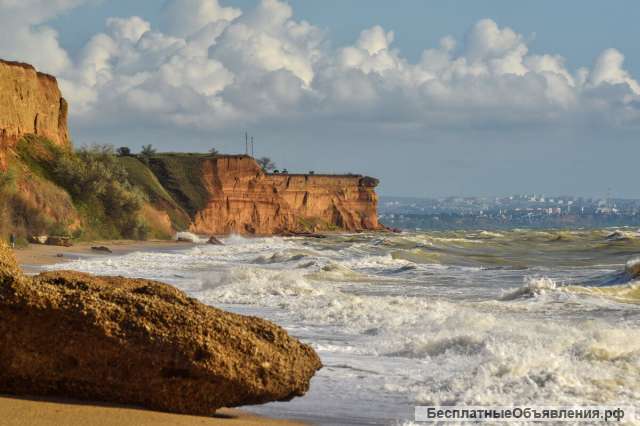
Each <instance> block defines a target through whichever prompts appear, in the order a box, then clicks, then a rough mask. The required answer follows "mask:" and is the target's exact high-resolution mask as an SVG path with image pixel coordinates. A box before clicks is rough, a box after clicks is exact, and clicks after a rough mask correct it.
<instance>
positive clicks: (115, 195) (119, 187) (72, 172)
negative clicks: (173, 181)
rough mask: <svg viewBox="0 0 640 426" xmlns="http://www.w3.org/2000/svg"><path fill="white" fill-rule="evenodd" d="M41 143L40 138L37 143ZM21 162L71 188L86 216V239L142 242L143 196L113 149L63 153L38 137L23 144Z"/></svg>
mask: <svg viewBox="0 0 640 426" xmlns="http://www.w3.org/2000/svg"><path fill="white" fill-rule="evenodd" d="M34 138H35V139H34ZM18 152H19V154H20V157H21V159H22V160H23V162H24V163H25V164H27V165H28V166H29V168H30V169H31V170H32V171H34V172H35V173H37V174H39V175H40V176H42V177H44V178H46V179H48V180H50V181H53V182H54V183H55V184H56V185H58V186H60V187H62V188H63V189H65V190H66V191H67V192H68V193H69V195H70V196H71V198H72V199H73V202H74V204H75V205H76V207H77V209H78V210H79V211H80V213H81V214H82V216H83V217H84V222H85V228H86V229H84V230H83V231H82V234H81V235H82V237H83V238H85V239H92V238H121V237H124V238H137V237H138V236H139V235H141V234H143V232H141V231H140V229H141V226H142V225H141V223H140V220H139V216H138V213H139V211H140V209H141V207H142V203H143V197H142V195H141V193H140V191H139V190H137V189H135V188H134V187H133V186H132V185H131V183H130V182H129V179H128V174H127V170H126V169H125V167H124V166H123V165H122V163H121V162H120V161H119V159H118V158H117V156H116V153H115V151H114V148H113V147H112V146H110V145H95V146H91V147H83V148H80V149H79V150H77V151H76V152H72V151H67V150H64V149H61V148H59V147H57V146H55V145H54V144H52V143H51V142H49V141H47V140H44V139H42V138H37V137H29V138H25V139H23V140H22V141H21V142H20V143H19V144H18Z"/></svg>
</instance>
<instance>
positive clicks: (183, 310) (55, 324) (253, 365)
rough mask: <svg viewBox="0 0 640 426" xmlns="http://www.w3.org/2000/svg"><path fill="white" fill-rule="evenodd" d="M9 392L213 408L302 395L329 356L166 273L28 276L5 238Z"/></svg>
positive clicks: (2, 301)
mask: <svg viewBox="0 0 640 426" xmlns="http://www.w3.org/2000/svg"><path fill="white" fill-rule="evenodd" d="M0 318H2V320H0V393H5V394H13V395H36V396H53V397H72V398H78V399H83V400H93V401H104V402H112V403H119V404H131V405H140V406H144V407H147V408H151V409H155V410H161V411H169V412H174V413H185V414H198V415H211V414H214V413H215V412H216V410H217V409H219V408H221V407H235V406H241V405H253V404H261V403H265V402H270V401H286V400H290V399H292V398H294V397H296V396H301V395H303V394H304V393H305V392H306V391H307V390H308V389H309V384H310V379H311V377H312V376H313V375H314V374H315V372H316V371H317V370H318V369H319V368H321V363H320V359H319V358H318V356H317V355H316V354H315V352H314V351H313V349H311V348H310V347H308V346H307V345H304V344H302V343H300V342H298V341H297V340H295V339H293V338H291V337H290V336H289V335H288V334H287V333H286V332H285V331H284V330H283V329H281V328H280V327H278V326H276V325H274V324H272V323H269V322H268V321H264V320H261V319H258V318H254V317H245V316H241V315H236V314H231V313H227V312H223V311H220V310H218V309H215V308H213V307H209V306H206V305H203V304H201V303H200V302H198V301H196V300H194V299H190V298H188V297H186V295H185V294H184V293H182V292H180V291H179V290H177V289H175V288H173V287H171V286H168V285H166V284H162V283H158V282H153V281H148V280H131V279H125V278H114V277H94V276H91V275H87V274H82V273H77V272H53V273H45V274H41V275H38V276H35V277H27V276H24V275H22V273H21V272H20V270H19V268H18V266H17V264H16V262H15V260H14V258H13V255H12V254H11V252H10V250H9V249H7V248H6V247H5V246H4V245H1V246H0Z"/></svg>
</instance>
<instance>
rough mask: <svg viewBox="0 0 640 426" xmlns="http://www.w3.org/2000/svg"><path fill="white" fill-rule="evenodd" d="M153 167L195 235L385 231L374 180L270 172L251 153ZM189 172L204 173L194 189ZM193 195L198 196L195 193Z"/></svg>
mask: <svg viewBox="0 0 640 426" xmlns="http://www.w3.org/2000/svg"><path fill="white" fill-rule="evenodd" d="M170 161H172V162H170ZM154 164H155V166H154ZM168 164H171V167H169V166H168ZM152 167H153V168H154V171H155V172H156V174H157V176H158V179H159V180H160V182H162V183H163V184H164V185H165V186H166V187H167V188H168V189H169V190H170V191H171V192H172V193H173V195H174V197H175V199H176V200H178V201H181V204H182V205H186V206H187V209H186V210H187V211H189V213H190V214H191V216H192V224H191V228H190V231H191V232H194V233H198V234H229V233H238V234H256V235H273V234H280V233H287V232H305V231H306V232H309V231H312V232H317V231H327V230H334V231H366V230H378V229H381V225H380V224H379V223H378V216H377V201H378V199H377V195H376V193H375V187H376V186H377V184H378V181H377V179H374V178H370V177H364V176H360V175H295V174H286V175H285V174H266V173H264V172H263V171H262V170H261V168H260V167H259V166H258V164H257V163H256V161H255V160H254V159H253V158H251V157H249V156H215V157H207V158H204V157H203V158H192V159H189V161H188V162H182V163H179V162H177V161H175V159H171V160H169V159H167V160H166V161H164V160H163V159H162V158H156V159H155V160H154V161H153V162H152ZM187 170H188V171H189V172H190V173H191V175H194V174H195V175H197V176H198V177H197V180H198V184H197V187H195V188H194V187H193V186H194V185H193V180H194V179H190V180H189V182H185V183H183V184H179V181H180V179H181V177H183V176H185V175H187ZM182 180H184V181H186V180H187V179H185V178H182ZM184 188H187V189H189V191H186V190H183V189H184ZM193 193H195V194H197V197H194V196H193V195H190V194H193Z"/></svg>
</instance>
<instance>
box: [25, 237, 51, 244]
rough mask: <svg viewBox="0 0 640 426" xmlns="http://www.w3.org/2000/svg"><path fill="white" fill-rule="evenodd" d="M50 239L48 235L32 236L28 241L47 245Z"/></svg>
mask: <svg viewBox="0 0 640 426" xmlns="http://www.w3.org/2000/svg"><path fill="white" fill-rule="evenodd" d="M48 238H49V237H48V236H47V235H30V236H29V237H28V238H27V241H29V242H30V243H31V244H46V243H47V239H48Z"/></svg>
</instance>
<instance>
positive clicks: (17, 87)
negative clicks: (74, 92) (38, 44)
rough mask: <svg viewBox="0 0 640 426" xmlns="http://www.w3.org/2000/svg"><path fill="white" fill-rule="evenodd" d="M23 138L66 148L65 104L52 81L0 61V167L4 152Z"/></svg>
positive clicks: (26, 67) (29, 69) (29, 68)
mask: <svg viewBox="0 0 640 426" xmlns="http://www.w3.org/2000/svg"><path fill="white" fill-rule="evenodd" d="M27 134H35V135H39V136H43V137H46V138H48V139H50V140H51V141H52V142H54V143H55V144H57V145H60V146H69V145H70V142H69V131H68V128H67V102H66V101H65V100H64V98H63V97H62V95H61V93H60V89H59V88H58V82H57V81H56V79H55V78H54V77H52V76H50V75H47V74H43V73H39V72H37V71H36V70H35V68H34V67H32V66H31V65H28V64H22V63H18V62H8V61H3V60H0V167H3V165H5V166H6V161H7V150H8V149H9V148H11V147H12V146H13V145H14V144H15V143H16V142H17V141H18V140H19V139H20V138H21V137H22V136H24V135H27Z"/></svg>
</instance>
